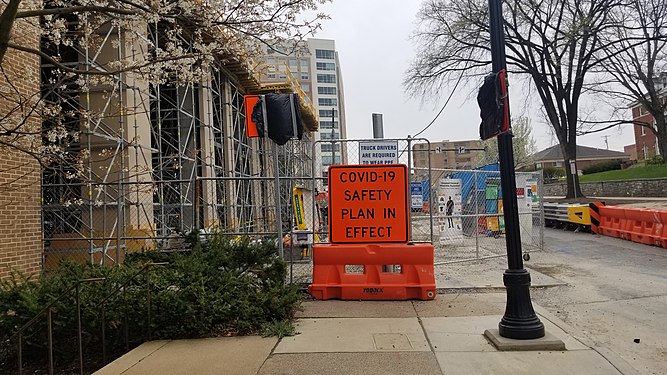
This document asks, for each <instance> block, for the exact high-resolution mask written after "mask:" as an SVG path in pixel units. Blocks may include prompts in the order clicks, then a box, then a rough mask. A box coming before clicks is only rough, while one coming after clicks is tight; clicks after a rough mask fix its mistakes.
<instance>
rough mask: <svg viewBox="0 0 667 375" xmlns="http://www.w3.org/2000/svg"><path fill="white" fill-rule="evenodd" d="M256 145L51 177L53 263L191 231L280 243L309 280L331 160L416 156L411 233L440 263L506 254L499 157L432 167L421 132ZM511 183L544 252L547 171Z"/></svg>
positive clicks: (172, 245) (48, 219)
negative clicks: (111, 173)
mask: <svg viewBox="0 0 667 375" xmlns="http://www.w3.org/2000/svg"><path fill="white" fill-rule="evenodd" d="M415 145H419V147H415ZM424 145H425V146H424ZM252 149H254V150H255V152H254V153H253V154H252V155H250V154H249V158H248V159H247V160H245V161H244V162H243V163H244V164H243V165H244V166H243V167H242V168H239V167H238V166H237V168H235V169H234V170H233V171H231V172H229V173H214V172H216V171H215V169H211V171H208V172H207V170H206V167H205V166H204V167H200V168H199V171H198V173H196V174H195V173H194V170H193V171H191V172H193V173H191V174H190V175H191V176H192V177H190V178H189V179H180V180H176V179H175V180H168V181H142V180H141V179H140V178H137V177H135V179H134V180H133V181H128V180H125V181H120V182H118V181H116V182H110V183H96V184H71V183H70V184H62V185H58V186H56V185H51V186H52V189H50V190H49V191H48V192H47V193H46V194H44V195H43V199H44V204H43V218H44V219H43V223H44V237H45V249H46V251H45V265H46V268H47V269H49V268H52V267H55V266H56V265H57V263H58V262H59V261H60V260H61V259H63V258H68V259H75V260H79V261H88V262H93V263H98V264H116V263H119V262H122V261H123V258H124V256H125V254H126V253H128V252H136V251H144V250H155V249H158V250H161V251H180V250H182V249H183V248H185V247H186V244H185V241H184V238H183V235H184V234H187V233H191V232H193V231H195V232H198V233H199V235H200V238H202V239H204V240H206V238H207V236H209V235H211V234H213V233H216V232H222V233H225V234H228V235H231V236H245V235H248V236H251V237H252V238H254V239H263V240H271V241H275V243H276V245H277V247H278V251H279V254H280V255H281V256H282V257H283V258H284V259H285V260H286V261H287V262H288V266H289V276H288V277H289V282H291V283H296V284H302V285H306V284H308V283H310V281H311V278H312V245H313V244H315V243H318V242H323V243H326V242H328V229H329V228H328V227H327V226H328V220H327V219H328V217H327V215H328V193H329V189H328V186H327V184H328V181H327V177H328V176H327V172H328V166H329V165H330V164H331V163H333V162H337V163H341V164H386V163H399V164H405V165H408V166H410V167H409V173H408V186H409V191H408V194H409V198H408V200H409V202H410V207H411V210H410V211H411V218H410V226H409V227H410V240H411V241H413V242H432V243H433V245H434V247H435V259H434V261H435V265H436V267H440V268H443V269H444V268H446V267H447V266H448V265H450V264H457V263H463V262H470V261H476V260H483V259H488V258H493V257H501V256H505V254H506V246H505V237H504V236H505V223H504V218H503V203H502V199H501V197H502V192H501V190H500V174H499V172H498V168H497V165H489V166H485V167H482V168H479V169H435V168H430V165H431V158H432V157H435V156H434V155H436V154H435V153H434V152H433V151H432V150H431V146H430V144H429V142H428V140H426V139H410V138H408V139H383V140H373V139H370V140H339V139H333V140H331V139H327V140H319V141H312V140H308V139H304V140H303V141H297V140H293V141H290V142H288V143H287V144H286V145H284V146H277V145H275V144H273V143H270V142H267V143H264V144H259V143H258V144H256V145H253V147H252ZM209 172H211V173H209ZM184 175H186V176H187V175H188V174H187V173H184ZM516 185H517V199H518V206H519V224H520V226H521V228H520V233H521V239H522V247H523V251H524V253H529V252H532V251H536V250H541V249H542V247H543V227H544V215H543V201H542V194H541V192H542V178H541V174H539V173H522V172H517V175H516ZM440 271H442V270H440Z"/></svg>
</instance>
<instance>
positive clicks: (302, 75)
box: [301, 72, 309, 79]
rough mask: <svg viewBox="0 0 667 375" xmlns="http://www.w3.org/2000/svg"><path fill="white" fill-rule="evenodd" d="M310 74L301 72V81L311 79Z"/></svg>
mask: <svg viewBox="0 0 667 375" xmlns="http://www.w3.org/2000/svg"><path fill="white" fill-rule="evenodd" d="M308 77H309V75H308V72H301V79H309V78H308Z"/></svg>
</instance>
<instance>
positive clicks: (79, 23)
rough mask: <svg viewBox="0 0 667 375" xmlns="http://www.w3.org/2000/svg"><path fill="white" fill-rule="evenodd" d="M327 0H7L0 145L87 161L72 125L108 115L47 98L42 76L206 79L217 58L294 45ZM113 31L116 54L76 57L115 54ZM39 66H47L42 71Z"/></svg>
mask: <svg viewBox="0 0 667 375" xmlns="http://www.w3.org/2000/svg"><path fill="white" fill-rule="evenodd" d="M326 1H328V0H292V1H283V0H207V1H200V0H43V2H41V1H39V0H0V11H1V14H0V149H4V150H11V151H12V152H17V151H18V152H20V153H24V154H28V155H30V156H32V157H33V158H34V159H36V160H38V161H39V162H40V163H41V164H42V165H48V164H53V163H54V161H58V162H67V163H69V164H71V165H74V166H76V165H77V164H79V165H80V164H81V162H80V161H81V160H82V159H85V158H86V157H88V156H89V155H87V154H86V153H87V152H89V151H88V150H85V149H82V150H80V151H77V152H76V153H72V152H71V151H68V150H67V149H68V147H67V146H68V145H69V144H72V143H75V142H78V141H79V134H80V132H79V126H78V125H76V124H75V125H73V126H72V123H75V122H76V123H81V122H82V120H88V122H91V119H92V118H93V117H95V116H109V113H99V112H98V113H95V111H92V110H85V109H83V108H80V107H79V108H74V107H72V108H64V107H63V105H62V103H56V102H53V101H49V100H48V97H49V94H50V93H51V92H45V89H44V83H46V84H48V85H49V86H50V87H52V88H55V89H61V90H68V89H70V88H71V87H76V90H77V91H78V92H80V93H81V94H80V95H87V94H88V93H89V92H90V90H91V88H92V89H94V90H99V88H100V87H105V86H106V87H111V86H112V85H113V84H114V82H116V81H117V80H116V81H114V77H120V76H121V75H122V76H123V77H135V78H137V77H138V78H139V79H141V80H143V81H144V82H150V83H151V84H153V85H156V84H161V83H165V82H170V83H174V82H176V83H186V82H193V81H197V80H201V79H202V77H204V76H205V75H206V74H207V73H208V71H209V68H210V67H211V65H212V64H213V63H214V62H217V63H219V64H222V65H224V64H225V63H226V62H227V61H230V60H234V61H235V62H237V63H238V62H242V63H246V62H249V61H252V57H253V56H257V55H261V54H263V52H265V51H266V49H267V48H272V47H273V46H277V45H280V46H285V45H289V44H294V45H296V42H297V41H299V40H302V39H304V38H305V37H307V36H309V35H311V34H313V33H314V32H315V31H316V30H317V29H318V28H319V27H320V21H321V20H322V19H325V18H327V16H326V15H324V14H321V13H317V8H318V6H319V5H320V4H322V3H324V2H326ZM151 34H152V35H157V37H151V36H150V35H151ZM110 36H111V38H114V40H113V42H112V43H113V44H114V47H116V48H117V49H118V50H119V51H122V52H119V53H118V54H117V55H115V56H112V55H110V56H104V58H98V59H97V63H95V64H91V63H88V62H87V63H85V64H83V63H81V61H83V60H84V59H87V60H86V61H89V60H90V59H89V56H76V54H75V55H74V56H72V54H73V52H72V51H81V48H72V47H81V46H86V50H87V51H88V50H89V51H91V52H90V53H91V54H93V53H96V54H98V55H100V56H102V55H109V51H108V50H105V49H103V47H102V46H103V45H105V44H107V45H108V44H109V38H110ZM130 45H132V46H133V47H132V48H131V49H130V48H128V47H127V46H130ZM68 54H69V55H68ZM78 54H79V55H80V54H81V52H78ZM95 57H98V56H95ZM40 65H42V67H43V66H48V67H49V68H48V69H46V70H45V69H44V68H42V70H41V77H40ZM40 83H41V84H42V88H41V92H40ZM51 90H54V89H51ZM112 91H113V90H109V92H110V93H109V95H113V93H112ZM45 98H46V99H45ZM120 111H122V109H119V112H120ZM93 122H94V121H93Z"/></svg>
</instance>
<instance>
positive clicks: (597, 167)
mask: <svg viewBox="0 0 667 375" xmlns="http://www.w3.org/2000/svg"><path fill="white" fill-rule="evenodd" d="M622 163H623V162H622V161H621V160H611V161H605V162H603V163H597V164H593V165H590V166H588V167H586V168H583V169H582V170H581V173H582V174H585V175H586V174H593V173H600V172H606V171H614V170H617V169H621V164H622Z"/></svg>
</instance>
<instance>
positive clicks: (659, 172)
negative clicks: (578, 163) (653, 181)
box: [579, 164, 667, 182]
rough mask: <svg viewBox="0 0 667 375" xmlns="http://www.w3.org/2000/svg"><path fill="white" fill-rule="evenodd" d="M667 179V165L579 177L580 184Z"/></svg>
mask: <svg viewBox="0 0 667 375" xmlns="http://www.w3.org/2000/svg"><path fill="white" fill-rule="evenodd" d="M660 177H667V164H657V165H647V166H643V167H634V168H628V169H621V170H615V171H606V172H600V173H593V174H588V175H583V176H579V181H580V182H596V181H617V180H633V179H639V178H660Z"/></svg>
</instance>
